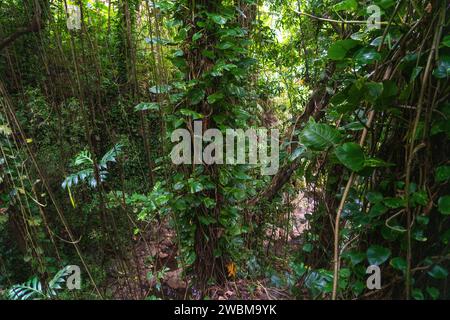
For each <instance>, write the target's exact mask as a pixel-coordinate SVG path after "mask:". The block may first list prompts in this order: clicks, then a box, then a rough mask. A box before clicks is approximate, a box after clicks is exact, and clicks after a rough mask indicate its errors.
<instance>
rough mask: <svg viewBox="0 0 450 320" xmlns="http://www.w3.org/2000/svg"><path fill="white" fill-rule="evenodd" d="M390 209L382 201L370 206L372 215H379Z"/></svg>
mask: <svg viewBox="0 0 450 320" xmlns="http://www.w3.org/2000/svg"><path fill="white" fill-rule="evenodd" d="M387 211H388V208H386V207H385V206H384V205H383V204H382V203H375V204H374V206H373V207H372V208H370V211H369V215H370V216H371V217H378V216H381V215H382V214H385V213H386V212H387Z"/></svg>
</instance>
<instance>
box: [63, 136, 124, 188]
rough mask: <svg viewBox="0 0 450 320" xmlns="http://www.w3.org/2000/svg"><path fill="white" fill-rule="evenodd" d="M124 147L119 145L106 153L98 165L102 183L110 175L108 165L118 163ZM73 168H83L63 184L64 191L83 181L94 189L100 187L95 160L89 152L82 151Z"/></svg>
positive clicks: (68, 177) (67, 178)
mask: <svg viewBox="0 0 450 320" xmlns="http://www.w3.org/2000/svg"><path fill="white" fill-rule="evenodd" d="M122 147H123V145H122V144H120V143H118V144H116V145H115V146H114V147H113V148H112V149H111V150H109V151H108V152H106V153H105V155H104V156H103V157H102V158H101V159H100V161H99V163H98V170H99V178H100V182H102V181H104V180H105V179H106V175H107V174H108V171H107V169H108V165H109V163H114V162H117V157H118V156H119V155H120V154H122ZM73 167H76V168H83V169H81V170H79V171H78V172H75V173H72V174H70V175H69V176H67V177H66V178H65V179H64V181H63V183H62V185H61V186H62V187H63V189H66V188H67V189H69V188H70V187H71V186H73V185H77V184H78V183H79V182H81V181H87V182H88V184H89V186H91V187H92V188H96V187H97V185H98V182H97V179H96V178H95V174H94V160H93V159H92V155H91V153H90V152H89V151H87V150H83V151H81V152H80V153H79V154H78V155H77V156H76V157H75V159H74V162H73Z"/></svg>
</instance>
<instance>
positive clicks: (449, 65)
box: [433, 55, 450, 79]
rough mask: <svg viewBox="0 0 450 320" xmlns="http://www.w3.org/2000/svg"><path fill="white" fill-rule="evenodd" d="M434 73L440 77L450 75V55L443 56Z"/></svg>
mask: <svg viewBox="0 0 450 320" xmlns="http://www.w3.org/2000/svg"><path fill="white" fill-rule="evenodd" d="M433 75H434V76H435V77H436V78H438V79H445V78H447V77H448V76H449V75H450V56H449V55H446V56H442V57H441V58H440V59H439V61H438V64H437V67H436V69H434V71H433Z"/></svg>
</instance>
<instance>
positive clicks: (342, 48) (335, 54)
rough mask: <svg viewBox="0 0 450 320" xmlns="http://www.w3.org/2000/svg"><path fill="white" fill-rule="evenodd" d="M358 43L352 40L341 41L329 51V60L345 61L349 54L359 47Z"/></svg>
mask: <svg viewBox="0 0 450 320" xmlns="http://www.w3.org/2000/svg"><path fill="white" fill-rule="evenodd" d="M358 43H359V42H358V41H355V40H352V39H346V40H339V41H336V42H335V43H334V44H332V45H331V46H330V48H329V49H328V58H329V59H331V60H337V61H339V60H343V59H344V58H345V56H346V55H347V52H348V51H349V50H351V49H353V48H354V47H356V46H357V45H358Z"/></svg>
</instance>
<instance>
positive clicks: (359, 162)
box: [335, 142, 365, 171]
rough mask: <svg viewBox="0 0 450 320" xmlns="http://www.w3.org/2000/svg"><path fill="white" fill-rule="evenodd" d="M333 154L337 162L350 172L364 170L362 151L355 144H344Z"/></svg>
mask: <svg viewBox="0 0 450 320" xmlns="http://www.w3.org/2000/svg"><path fill="white" fill-rule="evenodd" d="M335 154H336V157H337V158H338V159H339V161H340V162H341V163H342V164H343V165H344V166H346V167H347V168H349V169H350V170H352V171H360V170H361V169H362V168H364V160H365V156H364V151H363V149H362V148H361V146H360V145H359V144H357V143H354V142H347V143H344V144H343V145H341V146H339V147H337V148H336V151H335Z"/></svg>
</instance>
